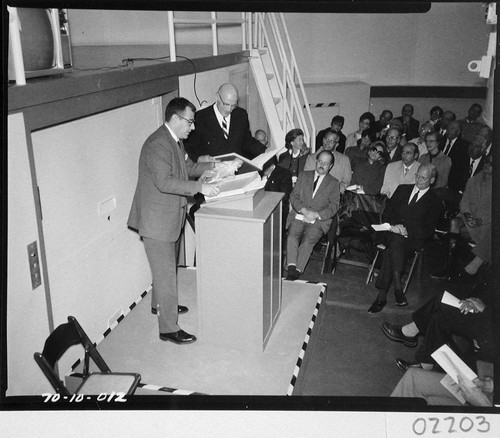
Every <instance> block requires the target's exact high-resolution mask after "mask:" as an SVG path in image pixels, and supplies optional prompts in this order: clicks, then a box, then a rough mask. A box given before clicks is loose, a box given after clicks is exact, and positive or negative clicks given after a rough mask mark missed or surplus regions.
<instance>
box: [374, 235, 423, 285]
mask: <svg viewBox="0 0 500 438" xmlns="http://www.w3.org/2000/svg"><path fill="white" fill-rule="evenodd" d="M377 243H384V245H385V246H386V248H385V250H384V252H383V259H382V267H381V269H380V272H379V275H378V277H377V281H376V282H375V287H376V288H377V289H382V290H385V291H387V290H389V287H390V286H391V283H392V278H393V273H394V271H397V272H399V273H400V274H403V272H404V270H405V267H406V260H407V258H408V256H409V255H410V254H411V251H412V250H413V251H415V250H416V249H418V248H414V245H412V243H411V241H410V240H409V239H408V238H406V237H403V236H402V235H401V234H396V233H391V232H390V231H384V232H383V234H382V235H381V236H380V240H379V239H377Z"/></svg>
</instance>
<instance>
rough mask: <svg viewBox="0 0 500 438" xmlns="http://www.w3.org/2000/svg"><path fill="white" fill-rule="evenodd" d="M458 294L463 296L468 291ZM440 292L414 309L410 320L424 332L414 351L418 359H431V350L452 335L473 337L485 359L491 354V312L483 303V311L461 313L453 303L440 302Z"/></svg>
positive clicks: (435, 348)
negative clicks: (421, 340) (421, 341)
mask: <svg viewBox="0 0 500 438" xmlns="http://www.w3.org/2000/svg"><path fill="white" fill-rule="evenodd" d="M454 295H455V296H457V298H466V297H467V296H471V294H470V293H468V294H465V295H466V296H465V295H464V296H462V297H459V296H458V294H457V293H454ZM442 297H443V294H442V293H440V294H439V295H438V296H436V297H435V298H433V299H431V300H430V301H428V302H427V303H426V304H424V305H423V306H422V307H420V308H419V309H418V310H416V311H415V312H414V313H413V322H415V324H416V325H417V327H418V329H419V331H420V333H421V334H423V335H424V336H425V338H424V342H423V344H422V345H421V346H420V348H419V350H418V351H417V353H416V355H415V359H416V360H417V362H423V363H434V360H433V359H432V358H431V354H432V353H434V351H436V350H437V349H438V348H439V347H441V346H442V345H443V344H446V343H449V342H450V341H451V338H452V335H454V334H455V335H459V336H462V337H464V338H467V339H470V340H473V339H475V340H476V341H477V342H478V344H479V347H480V349H481V352H482V355H483V356H484V357H485V359H489V358H490V356H492V355H493V347H494V345H493V341H492V332H491V313H490V309H489V308H488V307H486V309H485V310H484V312H482V313H468V314H466V315H465V314H463V313H461V312H460V310H459V309H457V308H456V307H452V306H448V305H447V304H442V303H441V299H442Z"/></svg>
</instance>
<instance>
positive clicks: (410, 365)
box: [396, 359, 422, 373]
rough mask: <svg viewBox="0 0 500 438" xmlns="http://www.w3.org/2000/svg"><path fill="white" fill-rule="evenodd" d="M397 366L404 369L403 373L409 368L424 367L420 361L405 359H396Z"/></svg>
mask: <svg viewBox="0 0 500 438" xmlns="http://www.w3.org/2000/svg"><path fill="white" fill-rule="evenodd" d="M396 366H397V367H398V368H399V369H400V370H401V371H403V373H406V371H408V369H409V368H422V365H420V362H408V361H406V360H403V359H396Z"/></svg>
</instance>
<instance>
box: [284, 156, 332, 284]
mask: <svg viewBox="0 0 500 438" xmlns="http://www.w3.org/2000/svg"><path fill="white" fill-rule="evenodd" d="M334 162H335V158H334V157H333V154H332V152H331V151H322V152H320V153H319V154H318V155H317V158H316V170H308V171H306V170H305V171H303V172H302V173H301V174H300V175H299V177H298V179H297V183H296V185H295V188H294V189H293V191H292V194H291V196H290V202H291V204H292V210H291V211H290V213H289V214H288V218H287V225H286V226H287V229H288V240H287V263H288V275H287V277H286V279H287V280H296V279H297V278H299V277H300V275H301V274H302V273H303V272H304V269H305V267H306V265H307V262H308V261H309V257H310V256H311V253H312V251H313V248H314V245H316V243H317V242H318V241H319V239H321V236H323V234H325V233H327V232H328V230H329V229H330V225H331V223H332V218H333V216H334V215H335V214H336V213H337V210H338V206H339V199H340V189H339V182H338V181H337V180H336V179H335V178H334V177H333V176H331V175H330V173H329V172H330V170H331V168H332V167H333V165H334Z"/></svg>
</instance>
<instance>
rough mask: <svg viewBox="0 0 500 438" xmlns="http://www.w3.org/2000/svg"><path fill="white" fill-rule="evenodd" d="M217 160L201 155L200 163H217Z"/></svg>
mask: <svg viewBox="0 0 500 438" xmlns="http://www.w3.org/2000/svg"><path fill="white" fill-rule="evenodd" d="M216 161H217V160H216V159H215V158H214V157H212V156H211V155H200V156H199V157H198V163H213V162H216Z"/></svg>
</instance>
